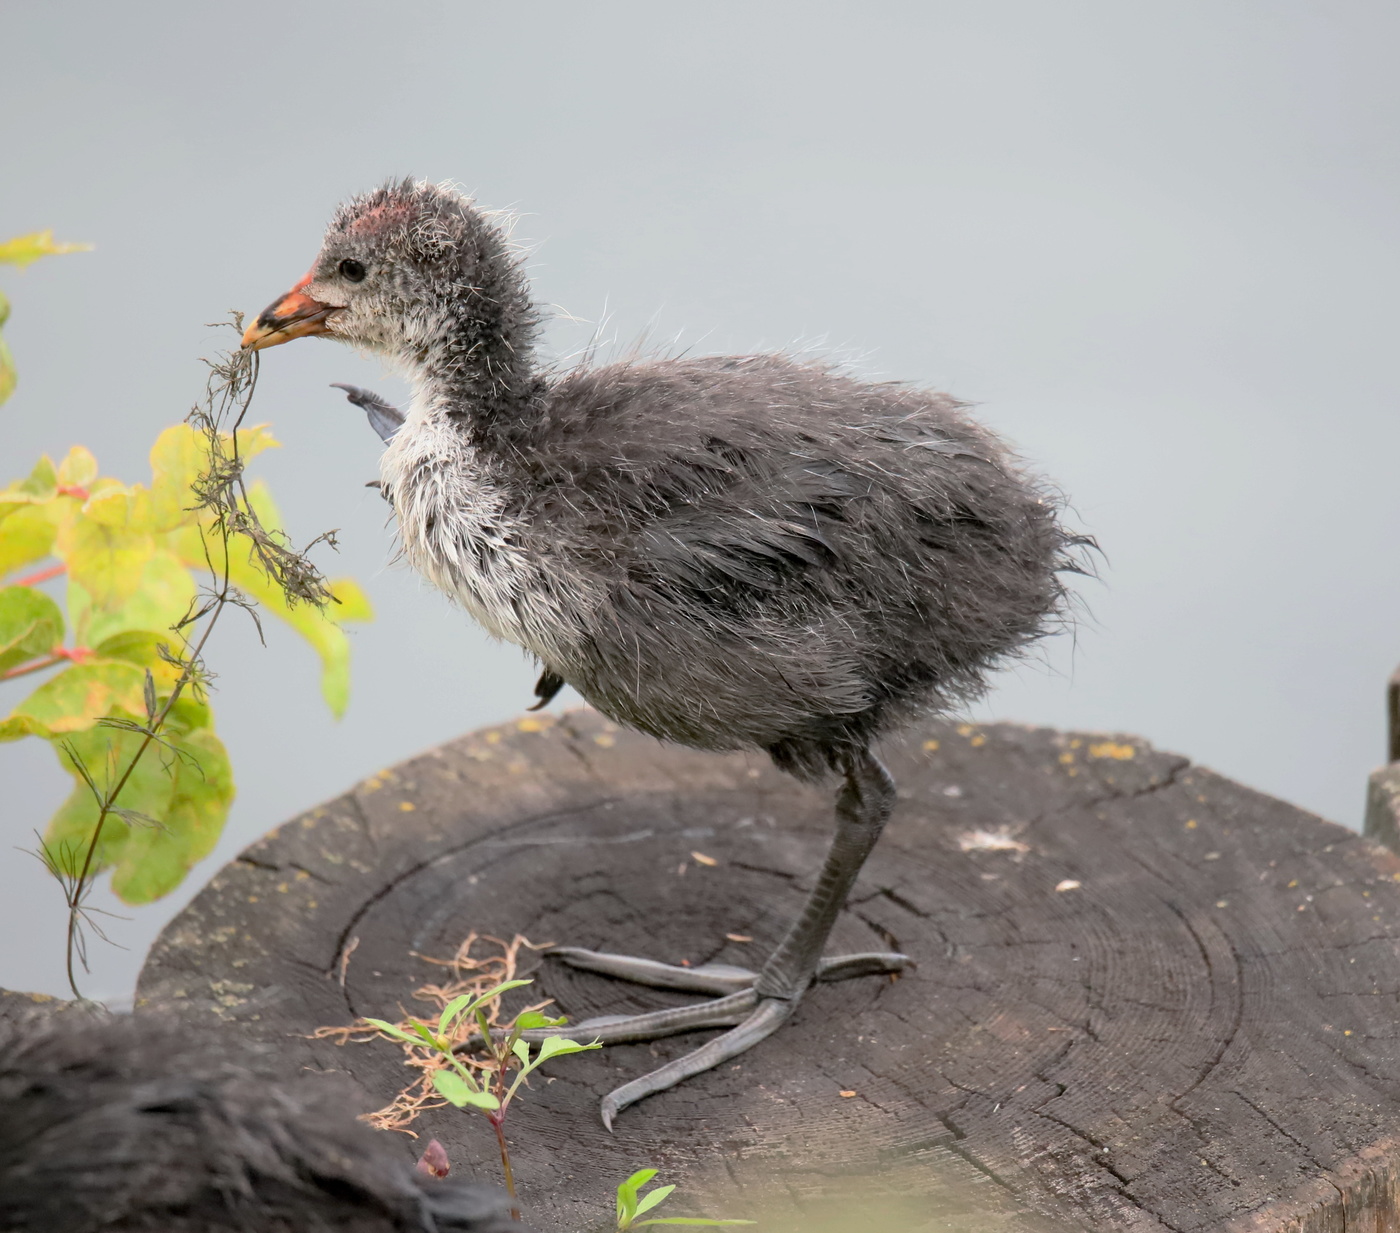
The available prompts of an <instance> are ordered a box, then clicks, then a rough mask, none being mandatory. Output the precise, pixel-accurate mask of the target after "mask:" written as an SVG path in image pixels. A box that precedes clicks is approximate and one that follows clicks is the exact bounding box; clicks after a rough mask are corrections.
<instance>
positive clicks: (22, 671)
mask: <svg viewBox="0 0 1400 1233" xmlns="http://www.w3.org/2000/svg"><path fill="white" fill-rule="evenodd" d="M67 658H68V656H66V655H50V656H49V657H48V658H47V659H36V660H35V661H34V662H33V663H29V664H21V665H20V666H19V667H18V668H11V669H10V670H9V671H8V672H0V681H10V680H13V679H14V678H15V677H17V676H28V675H29V674H30V673H31V672H42V671H43V670H44V669H45V668H52V667H53V666H54V664H61V663H62V662H63V661H64V660H65V659H67Z"/></svg>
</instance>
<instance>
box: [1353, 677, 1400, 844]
mask: <svg viewBox="0 0 1400 1233" xmlns="http://www.w3.org/2000/svg"><path fill="white" fill-rule="evenodd" d="M1385 710H1386V765H1385V766H1383V767H1381V768H1380V769H1379V770H1375V771H1372V772H1371V779H1370V782H1369V783H1368V784H1367V787H1366V822H1365V826H1364V827H1363V828H1362V829H1363V833H1364V834H1365V836H1366V838H1368V839H1374V840H1375V841H1376V842H1377V843H1379V844H1384V845H1385V846H1386V847H1387V848H1389V849H1390V850H1391V851H1392V852H1396V853H1400V668H1396V669H1395V671H1394V672H1392V673H1391V674H1390V680H1389V681H1388V682H1386V687H1385Z"/></svg>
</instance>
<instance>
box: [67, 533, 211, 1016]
mask: <svg viewBox="0 0 1400 1233" xmlns="http://www.w3.org/2000/svg"><path fill="white" fill-rule="evenodd" d="M224 547H225V555H224V560H225V572H224V579H223V586H222V587H221V589H220V591H219V595H218V601H217V603H216V604H215V606H214V608H213V610H212V611H211V612H210V614H209V620H208V621H207V622H206V623H205V626H204V629H203V631H202V632H201V633H200V637H199V641H198V642H197V643H196V644H195V646H194V649H193V651H192V652H191V653H190V655H189V657H188V658H187V659H186V660H185V667H184V670H183V671H182V672H181V673H180V675H179V676H178V677H177V678H176V680H175V684H174V685H173V686H172V687H171V690H170V697H168V698H167V699H166V700H165V705H164V706H163V707H161V709H160V710H159V711H158V712H157V713H156V715H155V716H154V717H153V718H151V719H150V721H149V722H148V724H147V731H146V735H145V737H144V739H143V740H142V741H141V744H140V745H138V746H137V747H136V752H135V753H133V754H132V755H131V759H130V760H129V761H128V762H127V764H126V770H124V771H123V772H122V774H121V778H120V779H118V780H117V784H116V787H114V788H112V789H111V790H110V791H108V792H106V793H104V795H103V799H102V804H101V805H100V807H99V808H98V811H97V821H96V823H95V824H94V825H93V828H92V836H91V838H90V839H89V840H88V844H87V851H86V852H85V853H84V855H83V867H82V869H81V870H80V871H79V873H78V879H77V881H76V883H75V884H74V886H75V894H74V896H73V899H72V902H70V904H69V906H68V931H67V945H66V948H65V949H66V952H67V953H66V955H65V956H64V965H65V970H66V972H67V974H68V987H69V988H70V989H71V990H72V991H73V996H74V997H75V998H78V999H79V1000H81V999H82V996H83V995H82V993H81V992H80V990H79V989H78V981H77V976H76V974H75V973H74V971H73V959H74V956H75V954H76V952H77V930H78V921H79V917H80V915H81V910H82V903H83V900H84V899H85V898H86V897H87V889H88V886H89V882H88V876H89V874H90V873H91V871H92V862H93V859H94V858H95V857H96V855H97V845H98V842H99V841H100V840H101V838H102V828H103V826H105V825H106V823H107V819H108V818H109V817H111V816H112V807H113V806H114V805H115V804H116V801H117V797H119V796H120V795H121V791H122V789H123V788H124V787H126V784H127V780H129V779H130V778H131V776H132V775H133V774H134V773H135V771H136V766H137V764H138V763H139V762H140V761H141V757H142V755H143V754H144V753H145V752H146V750H148V749H149V748H150V747H151V744H152V743H153V742H154V741H155V740H156V739H157V738H158V735H159V733H160V730H161V726H162V725H163V724H164V723H165V720H166V717H167V716H168V715H169V714H170V711H171V708H172V707H174V705H175V703H176V702H178V701H179V700H180V695H181V693H183V692H184V689H185V686H186V685H188V684H189V682H190V680H191V678H192V677H193V676H194V671H195V665H196V664H197V663H199V662H200V655H201V654H202V653H203V651H204V644H205V643H206V642H208V641H209V635H210V634H212V633H213V632H214V627H215V626H216V625H217V624H218V623H219V617H220V615H221V614H222V613H223V610H224V605H225V603H226V602H227V599H228V586H229V582H228V569H227V560H228V554H227V547H228V544H227V541H225V544H224Z"/></svg>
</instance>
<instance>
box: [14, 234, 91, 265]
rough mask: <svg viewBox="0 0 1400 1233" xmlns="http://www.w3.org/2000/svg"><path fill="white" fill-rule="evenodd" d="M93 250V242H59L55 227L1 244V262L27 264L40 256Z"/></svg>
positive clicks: (55, 255) (54, 255)
mask: <svg viewBox="0 0 1400 1233" xmlns="http://www.w3.org/2000/svg"><path fill="white" fill-rule="evenodd" d="M91 250H92V245H91V244H59V243H57V242H55V240H54V238H53V228H49V229H48V230H46V231H31V232H30V233H29V234H28V235H22V236H16V237H15V239H13V240H8V241H6V242H5V243H4V244H0V263H4V264H5V265H14V266H18V267H19V268H20V269H21V270H22V269H24V267H25V266H27V265H31V264H32V263H34V262H35V261H38V260H39V258H40V257H58V256H61V255H62V254H63V253H85V252H90V251H91Z"/></svg>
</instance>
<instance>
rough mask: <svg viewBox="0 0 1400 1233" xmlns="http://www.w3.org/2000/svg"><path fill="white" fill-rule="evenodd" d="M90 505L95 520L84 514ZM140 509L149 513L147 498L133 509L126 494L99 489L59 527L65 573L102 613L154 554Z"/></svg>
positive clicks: (133, 586)
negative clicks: (94, 510) (85, 592)
mask: <svg viewBox="0 0 1400 1233" xmlns="http://www.w3.org/2000/svg"><path fill="white" fill-rule="evenodd" d="M140 495H141V496H142V497H145V496H147V494H146V493H145V492H142V493H141V494H140ZM94 506H95V507H97V509H98V510H99V511H100V513H101V515H102V519H101V520H100V521H99V520H98V519H95V518H93V517H90V516H89V512H90V510H91V509H92V508H93V507H94ZM141 507H145V509H146V512H147V513H149V502H146V501H142V502H139V503H137V507H136V508H133V502H132V501H131V499H130V495H129V494H127V493H111V494H107V493H103V494H101V495H99V496H94V497H93V498H92V499H91V500H90V501H88V502H87V504H86V505H85V506H84V508H83V511H82V513H81V514H79V516H78V517H76V518H74V519H72V520H71V521H69V522H67V523H66V524H65V525H63V526H61V527H60V528H59V531H58V536H57V539H56V541H55V542H56V548H57V551H58V555H59V556H60V557H62V558H63V560H64V561H65V562H66V563H67V565H68V576H69V577H70V578H71V579H72V580H73V581H74V582H76V583H77V584H78V585H79V586H81V587H82V588H83V589H84V590H85V591H87V593H88V595H89V596H90V597H91V599H92V602H93V605H94V606H95V607H96V608H99V609H101V610H102V611H104V612H114V611H115V610H116V609H117V608H119V607H120V606H121V605H122V604H123V603H125V602H126V601H127V600H129V599H130V598H131V597H132V596H133V595H134V594H135V593H136V590H137V588H138V587H139V586H140V585H141V578H142V576H143V574H144V571H145V568H146V563H147V562H148V561H149V560H150V559H151V557H153V556H154V555H155V551H156V542H155V537H154V536H153V535H152V534H151V532H150V529H149V527H150V522H149V518H148V517H147V518H146V519H145V520H144V521H143V520H142V519H141V517H140V514H141ZM133 515H135V516H134V517H133ZM3 526H4V523H0V527H3Z"/></svg>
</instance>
